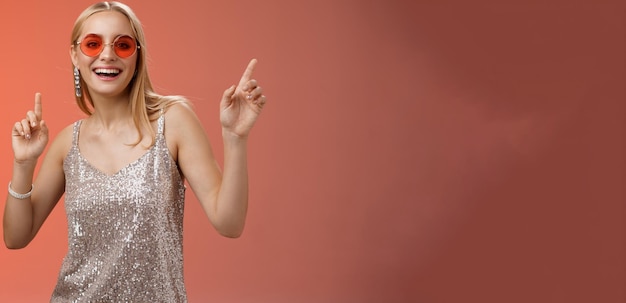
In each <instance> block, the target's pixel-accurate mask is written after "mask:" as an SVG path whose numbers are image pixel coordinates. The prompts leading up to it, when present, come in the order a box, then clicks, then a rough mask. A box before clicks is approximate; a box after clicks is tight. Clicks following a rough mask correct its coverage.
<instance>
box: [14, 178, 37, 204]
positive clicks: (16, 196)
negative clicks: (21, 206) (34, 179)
mask: <svg viewBox="0 0 626 303" xmlns="http://www.w3.org/2000/svg"><path fill="white" fill-rule="evenodd" d="M33 188H35V185H34V184H31V185H30V191H29V192H27V193H25V194H20V193H17V192H15V191H14V190H13V189H12V188H11V181H9V195H11V197H13V198H15V199H20V200H24V199H26V198H28V197H30V195H31V194H32V193H33Z"/></svg>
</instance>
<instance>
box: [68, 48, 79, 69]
mask: <svg viewBox="0 0 626 303" xmlns="http://www.w3.org/2000/svg"><path fill="white" fill-rule="evenodd" d="M70 59H72V65H74V66H78V54H77V53H76V48H75V47H74V45H70Z"/></svg>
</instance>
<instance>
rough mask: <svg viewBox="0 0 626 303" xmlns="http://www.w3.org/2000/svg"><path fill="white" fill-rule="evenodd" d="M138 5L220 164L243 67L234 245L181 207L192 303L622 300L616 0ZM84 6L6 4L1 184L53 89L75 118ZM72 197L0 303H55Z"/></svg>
mask: <svg viewBox="0 0 626 303" xmlns="http://www.w3.org/2000/svg"><path fill="white" fill-rule="evenodd" d="M504 2H506V1H485V0H482V1H462V0H454V1H453V0H450V1H438V2H436V3H435V1H382V0H380V1H374V0H372V1H356V0H353V1H348V0H340V1H330V0H324V1H286V0H270V1H249V0H244V1H219V2H218V1H192V0H179V1H139V0H132V1H127V2H126V3H128V4H130V5H131V6H132V7H133V8H134V10H135V12H136V13H137V15H138V16H139V17H140V19H141V20H142V21H143V23H144V26H145V31H146V35H147V39H148V45H147V48H146V49H147V51H148V53H149V56H150V61H149V67H150V70H151V72H152V78H153V81H154V84H155V85H156V87H157V89H158V91H159V92H161V93H166V94H169V93H172V94H182V95H186V96H188V97H189V98H190V99H191V100H192V101H193V102H194V103H195V106H196V108H197V111H198V114H199V115H200V117H201V118H202V120H203V123H204V125H205V127H206V130H207V132H208V133H209V136H210V138H211V140H212V143H213V145H214V149H215V152H216V154H217V156H218V158H219V159H220V162H221V158H222V143H221V140H220V134H221V132H220V127H219V121H218V115H219V114H218V102H219V97H220V95H221V93H222V91H223V90H224V89H225V88H227V87H228V86H229V85H231V84H234V83H236V82H237V81H238V79H239V77H240V75H241V73H242V72H243V69H244V68H245V66H246V64H247V63H248V61H249V60H250V59H251V58H253V57H256V58H258V59H259V64H258V66H257V71H256V72H255V77H256V78H257V79H258V80H259V81H260V83H261V85H262V86H263V87H264V88H265V92H266V94H267V96H268V97H269V103H268V105H267V106H266V109H265V111H264V113H263V115H262V117H261V118H260V120H259V121H258V124H257V126H256V127H255V129H254V130H253V133H252V134H251V138H250V144H249V148H250V160H249V162H250V178H251V185H250V187H251V191H250V212H249V220H248V224H247V227H246V231H245V232H244V235H243V236H242V237H241V238H240V239H237V240H231V239H225V238H221V237H219V236H218V235H217V234H216V232H215V231H214V230H213V229H212V228H211V227H210V225H209V223H208V220H207V219H206V217H205V215H204V214H203V213H202V211H201V209H200V208H199V206H198V205H197V204H198V203H197V200H196V199H195V197H194V196H193V194H191V192H190V194H189V196H188V199H187V204H186V215H185V216H186V217H185V247H184V249H185V262H186V263H185V274H186V282H187V286H188V292H189V298H190V301H191V302H237V303H243V302H277V303H280V302H342V303H344V302H420V303H448V302H450V303H452V302H482V303H488V302H494V303H495V302H507V303H517V302H519V303H527V302H564V303H565V302H567V303H575V302H581V303H582V302H602V303H622V302H625V301H626V294H625V285H626V269H625V266H626V265H625V263H624V258H625V254H626V245H625V226H624V218H625V211H624V210H625V208H624V201H625V198H626V197H625V191H624V185H625V181H626V176H625V171H626V165H625V162H624V159H625V149H624V138H625V135H626V132H625V129H626V126H625V124H624V121H625V119H624V114H625V113H626V106H625V99H626V95H625V89H624V83H626V67H625V60H624V54H625V51H626V49H625V41H624V37H625V34H626V31H625V14H624V12H625V10H624V4H623V1H608V0H607V1H591V0H590V1H558V0H549V1H508V2H506V4H505V3H504ZM90 3H91V2H89V1H78V0H73V1H64V2H63V3H62V4H61V2H54V1H34V0H23V1H12V2H11V3H10V4H9V3H7V2H3V3H2V4H0V20H1V21H0V22H1V25H2V26H0V37H1V40H0V41H2V56H0V66H1V67H2V69H3V81H1V82H0V91H1V92H2V98H3V100H2V102H1V103H0V107H2V109H1V110H0V129H4V132H0V133H3V134H4V136H1V137H0V139H2V142H4V144H0V162H2V167H3V168H4V169H3V170H2V171H1V172H0V174H1V178H0V180H4V181H5V182H8V181H9V178H10V175H11V172H10V170H11V166H12V151H11V144H10V129H11V126H12V124H13V123H14V122H15V121H17V120H19V119H21V118H22V117H23V115H24V113H25V112H26V111H27V110H28V109H30V108H31V107H32V104H33V96H34V93H35V92H37V91H39V92H41V93H42V94H43V102H44V103H43V105H44V118H45V119H46V120H47V122H48V124H49V126H50V128H51V133H52V135H53V136H54V135H55V134H56V133H57V132H58V131H59V130H60V129H61V128H62V127H64V126H66V125H68V124H70V123H72V122H74V121H75V120H76V119H80V118H82V115H81V113H80V112H79V111H78V109H77V107H76V105H75V104H74V101H73V97H72V93H73V90H72V72H71V64H70V60H69V56H68V48H69V43H70V42H69V41H68V40H69V34H70V31H71V28H72V25H73V22H74V20H75V18H76V17H77V15H78V14H79V13H80V12H81V11H82V10H83V9H84V8H85V7H86V6H87V5H89V4H90ZM65 224H66V223H65V218H64V212H63V204H62V202H61V203H60V204H59V205H58V206H57V208H56V209H55V210H54V212H53V213H52V215H51V216H50V218H49V219H48V221H47V222H46V223H45V224H44V226H43V228H42V230H41V232H40V233H39V235H38V236H37V238H36V239H35V240H34V241H33V242H32V243H31V244H30V246H28V247H27V248H26V249H23V250H18V251H10V250H8V249H5V248H0V302H47V300H48V298H49V295H50V293H51V291H52V288H53V287H54V284H55V282H56V278H57V272H58V269H59V266H60V264H61V260H62V258H63V256H64V253H65V250H66V245H67V243H66V225H65Z"/></svg>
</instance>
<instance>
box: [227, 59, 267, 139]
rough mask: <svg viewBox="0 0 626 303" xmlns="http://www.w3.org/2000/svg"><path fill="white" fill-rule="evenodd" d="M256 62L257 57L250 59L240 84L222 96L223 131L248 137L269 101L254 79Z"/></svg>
mask: <svg viewBox="0 0 626 303" xmlns="http://www.w3.org/2000/svg"><path fill="white" fill-rule="evenodd" d="M256 63H257V60H256V59H252V60H250V63H249V64H248V67H247V68H246V70H245V71H244V73H243V75H242V76H241V80H239V84H237V86H235V85H233V86H231V87H230V88H228V89H227V90H226V91H224V95H223V96H222V101H221V103H220V121H221V123H222V129H223V131H225V132H228V133H229V134H233V135H236V136H239V137H246V136H247V135H248V134H249V133H250V130H251V129H252V126H254V122H255V121H256V119H257V118H258V117H259V115H260V114H261V111H262V110H263V106H264V105H265V102H266V101H267V98H266V97H265V95H263V89H261V87H260V86H259V85H258V83H257V81H256V80H255V79H252V72H253V71H254V67H255V66H256Z"/></svg>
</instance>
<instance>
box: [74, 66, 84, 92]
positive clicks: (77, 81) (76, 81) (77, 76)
mask: <svg viewBox="0 0 626 303" xmlns="http://www.w3.org/2000/svg"><path fill="white" fill-rule="evenodd" d="M74 88H76V97H79V98H80V97H82V96H83V92H82V90H81V89H80V72H79V71H78V67H76V66H74Z"/></svg>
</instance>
